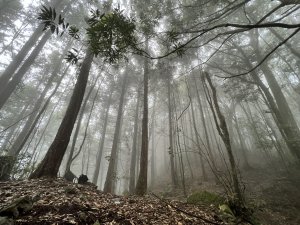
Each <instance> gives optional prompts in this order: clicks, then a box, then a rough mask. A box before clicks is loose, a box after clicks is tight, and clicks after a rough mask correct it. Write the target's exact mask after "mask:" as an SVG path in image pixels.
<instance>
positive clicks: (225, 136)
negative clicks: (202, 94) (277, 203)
mask: <svg viewBox="0 0 300 225" xmlns="http://www.w3.org/2000/svg"><path fill="white" fill-rule="evenodd" d="M204 76H205V77H203V79H204V78H205V79H206V80H207V82H208V85H209V87H210V90H211V92H212V102H211V104H210V106H211V110H212V112H213V114H214V119H215V124H216V127H217V130H218V132H219V135H220V137H221V138H222V140H223V142H224V144H225V147H226V150H227V155H228V158H229V162H230V169H231V179H232V184H233V193H234V194H235V195H236V196H235V197H236V198H237V200H238V204H243V203H244V198H243V195H242V191H241V188H240V183H239V178H238V171H237V165H236V162H235V158H234V155H233V152H232V148H231V143H230V137H229V132H228V128H227V124H226V121H225V117H224V115H223V114H222V112H221V110H220V107H219V103H218V99H217V91H216V88H215V87H214V86H213V84H212V81H211V79H210V77H209V74H208V73H207V72H205V73H204ZM203 82H205V81H203ZM207 91H208V87H207ZM217 118H218V120H219V122H218V121H217Z"/></svg>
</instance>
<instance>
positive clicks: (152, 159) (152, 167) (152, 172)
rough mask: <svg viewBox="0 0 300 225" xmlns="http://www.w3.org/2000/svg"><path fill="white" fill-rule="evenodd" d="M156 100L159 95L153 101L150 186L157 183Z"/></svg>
mask: <svg viewBox="0 0 300 225" xmlns="http://www.w3.org/2000/svg"><path fill="white" fill-rule="evenodd" d="M156 98H157V94H156V93H155V94H154V99H153V109H152V118H151V120H152V124H151V133H152V137H151V184H150V186H151V187H153V186H154V181H155V108H156Z"/></svg>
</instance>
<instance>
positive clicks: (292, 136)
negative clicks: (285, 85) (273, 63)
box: [233, 44, 300, 162]
mask: <svg viewBox="0 0 300 225" xmlns="http://www.w3.org/2000/svg"><path fill="white" fill-rule="evenodd" d="M233 45H234V44H233ZM234 46H235V47H236V48H237V49H238V50H239V52H240V53H241V54H242V56H243V58H244V61H245V64H246V66H247V67H248V68H249V69H250V68H252V65H251V63H250V61H249V59H248V57H247V55H246V54H245V52H244V51H243V50H242V49H241V48H240V47H239V46H237V45H234ZM258 56H260V55H258ZM264 72H266V74H264V75H265V77H266V79H267V78H268V79H267V81H268V84H269V86H270V89H271V91H272V93H273V91H274V93H273V96H274V98H273V96H272V95H271V93H270V91H269V89H268V88H267V87H266V86H265V84H264V83H263V82H262V81H261V79H260V78H259V76H258V74H257V73H256V72H255V71H252V72H251V76H252V78H253V80H254V81H255V82H256V83H257V85H258V86H259V87H260V88H261V90H262V92H263V93H264V95H265V98H266V99H267V105H268V107H269V108H270V110H271V112H272V116H273V117H274V120H275V122H276V124H277V126H278V128H279V131H280V132H281V134H282V137H283V138H284V139H285V142H286V144H287V146H288V148H289V150H290V151H291V153H292V154H293V155H295V156H296V157H297V160H298V162H299V161H300V150H299V149H300V135H298V133H299V129H298V127H297V124H296V122H294V123H293V122H292V121H295V120H294V117H293V115H292V113H291V110H290V108H289V106H288V104H287V102H286V99H285V97H284V95H283V93H282V91H281V88H280V86H279V85H278V83H277V81H276V79H275V77H274V75H273V74H272V73H271V72H270V69H269V68H268V67H267V68H266V67H264ZM269 72H270V73H269ZM275 95H276V96H277V100H276V97H275ZM274 99H275V100H274ZM286 121H287V122H286Z"/></svg>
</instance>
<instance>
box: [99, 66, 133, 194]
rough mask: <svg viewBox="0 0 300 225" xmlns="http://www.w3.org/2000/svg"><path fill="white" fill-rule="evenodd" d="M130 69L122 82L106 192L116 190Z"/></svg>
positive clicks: (105, 185) (105, 186)
mask: <svg viewBox="0 0 300 225" xmlns="http://www.w3.org/2000/svg"><path fill="white" fill-rule="evenodd" d="M128 72H129V71H128V70H127V71H125V74H124V78H123V84H122V91H121V94H120V103H119V109H118V115H117V121H116V126H115V133H114V139H113V145H112V148H111V154H110V158H109V164H108V169H107V174H106V180H105V184H104V189H103V191H104V192H109V193H113V191H114V182H115V179H116V171H115V169H116V163H117V155H118V142H119V139H120V133H121V131H120V128H121V120H122V115H123V108H124V99H125V92H126V87H127V79H128Z"/></svg>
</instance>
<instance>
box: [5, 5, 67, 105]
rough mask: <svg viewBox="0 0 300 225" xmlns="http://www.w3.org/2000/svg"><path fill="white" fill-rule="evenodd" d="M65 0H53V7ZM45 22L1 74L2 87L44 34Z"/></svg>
mask: <svg viewBox="0 0 300 225" xmlns="http://www.w3.org/2000/svg"><path fill="white" fill-rule="evenodd" d="M62 2H63V1H61V0H55V1H53V8H57V7H58V6H59V5H60V4H61V3H62ZM43 29H44V24H41V25H39V26H38V27H37V28H36V29H35V31H34V32H33V34H32V35H31V36H30V38H29V39H28V40H27V41H26V43H25V44H24V45H23V47H22V48H21V50H20V51H19V52H18V54H17V55H16V56H15V57H14V58H13V60H12V61H11V62H10V64H9V65H8V66H7V67H6V69H5V70H4V71H3V73H2V75H1V76H0V84H1V85H0V88H1V89H4V87H5V86H6V85H7V83H8V81H9V79H11V78H12V77H13V74H14V73H15V72H16V71H17V69H18V68H19V66H20V65H21V63H22V61H23V60H24V59H25V57H26V55H27V54H28V53H29V51H30V49H31V48H32V47H33V46H34V45H35V44H36V42H37V40H38V39H39V37H40V36H41V35H42V34H43ZM0 108H1V107H0Z"/></svg>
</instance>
